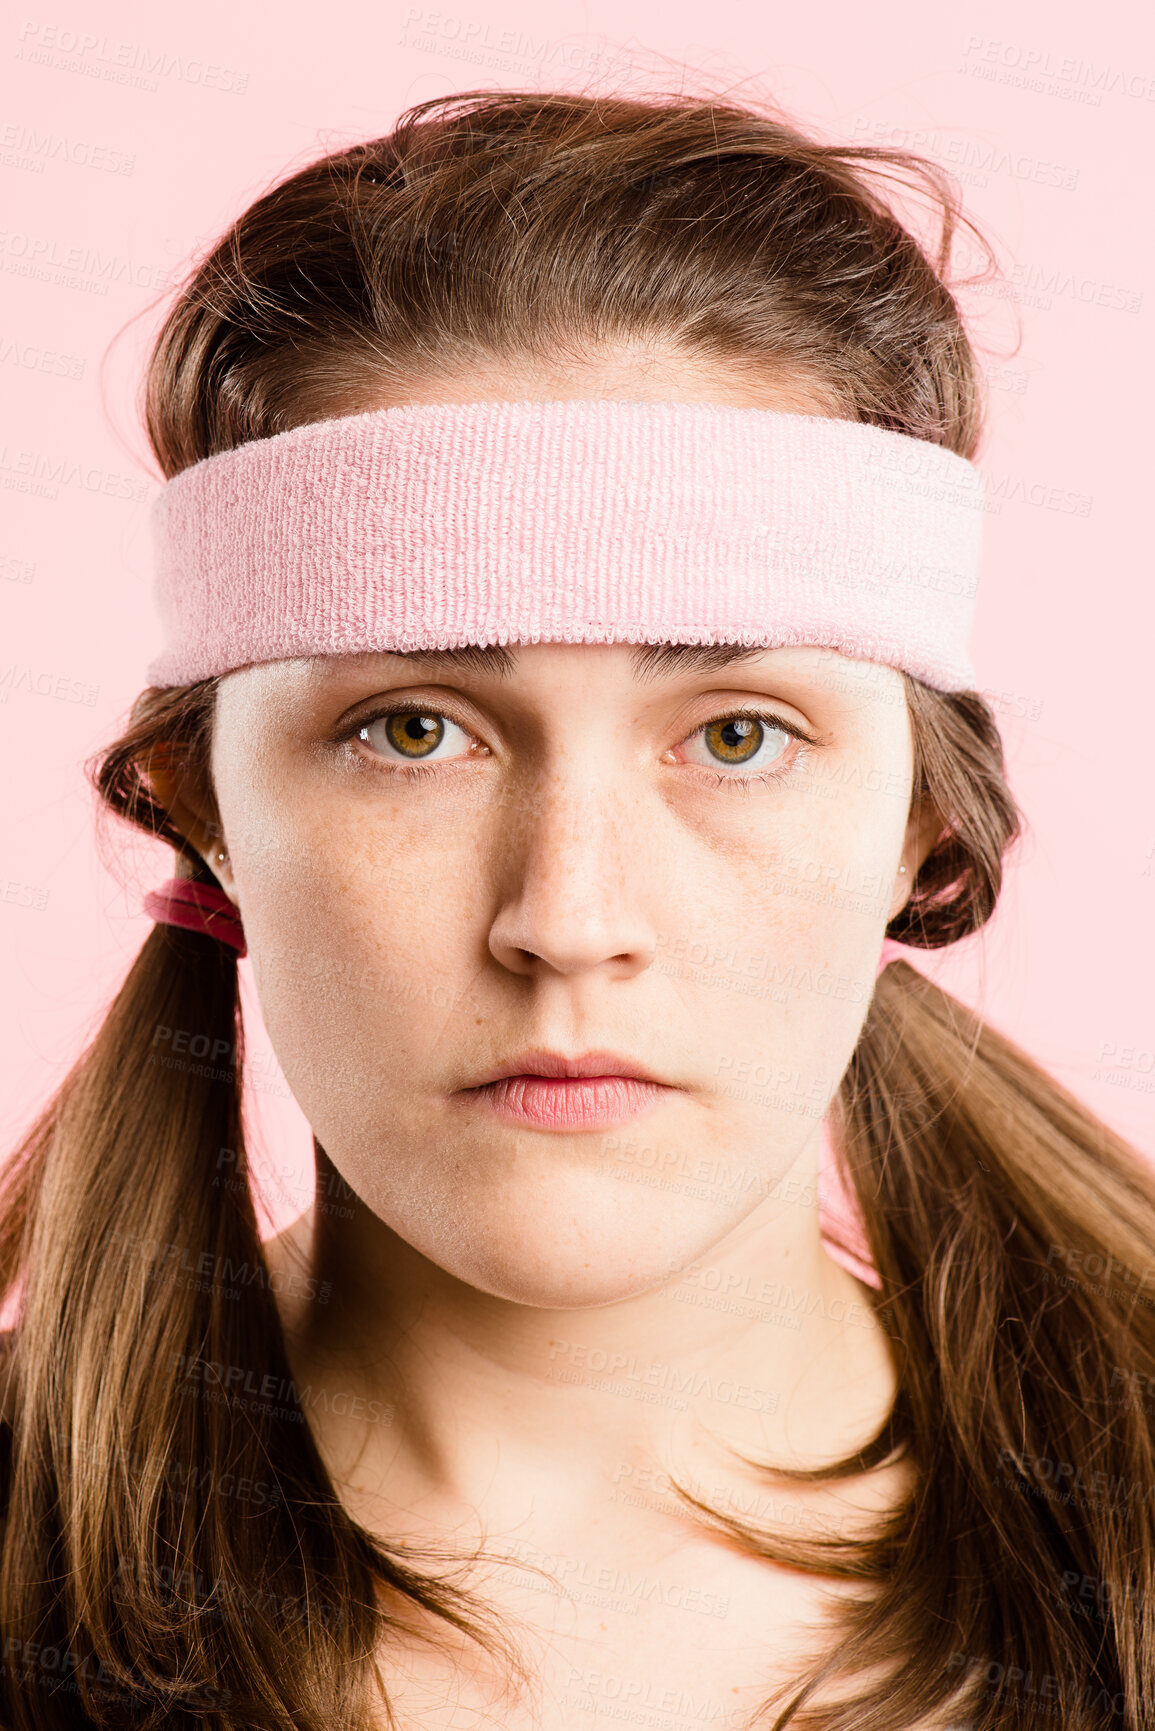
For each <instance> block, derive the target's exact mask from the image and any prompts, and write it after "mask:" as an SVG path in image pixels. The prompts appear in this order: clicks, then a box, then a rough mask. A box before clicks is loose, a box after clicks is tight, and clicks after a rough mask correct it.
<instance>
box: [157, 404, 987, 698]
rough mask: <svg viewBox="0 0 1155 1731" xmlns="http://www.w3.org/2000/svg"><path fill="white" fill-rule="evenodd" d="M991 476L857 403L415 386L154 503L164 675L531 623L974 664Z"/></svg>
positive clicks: (224, 461)
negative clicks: (491, 396) (449, 393)
mask: <svg viewBox="0 0 1155 1731" xmlns="http://www.w3.org/2000/svg"><path fill="white" fill-rule="evenodd" d="M982 505H983V499H982V481H981V476H980V474H979V471H978V470H977V469H976V468H975V466H974V465H973V464H972V463H970V462H968V461H967V460H966V459H965V458H963V457H960V456H957V455H956V454H955V453H954V452H952V451H948V450H945V449H944V448H943V447H942V446H940V445H934V444H930V443H929V442H927V441H925V440H921V439H913V438H910V437H909V436H908V435H906V434H903V433H894V432H889V431H887V430H885V429H883V428H880V427H875V426H873V425H869V424H867V423H865V422H858V421H846V420H837V419H829V418H825V417H821V416H814V415H795V414H787V413H784V412H781V411H778V410H771V409H756V408H737V407H731V406H729V405H718V404H708V403H650V402H630V401H620V400H617V399H582V400H576V401H564V400H563V401H552V400H551V401H547V402H480V403H464V404H462V403H418V404H407V405H405V406H402V407H399V408H392V409H377V410H372V411H370V412H369V413H367V414H362V415H350V416H347V417H343V418H341V419H338V420H330V421H317V422H311V423H309V424H307V425H305V426H301V427H295V428H293V429H291V430H290V431H289V432H286V433H278V434H276V435H274V437H272V438H268V439H256V440H252V441H250V442H249V443H247V444H243V445H240V446H238V447H237V448H236V449H234V450H230V451H225V452H222V453H221V454H219V455H218V456H214V457H207V458H205V459H204V460H203V461H202V462H199V463H195V464H194V465H193V466H192V467H191V468H189V469H186V470H184V471H182V473H181V474H179V475H177V476H176V477H175V478H174V479H173V480H171V481H170V482H169V483H168V484H167V486H165V487H164V488H163V489H162V491H161V494H160V497H159V499H158V500H157V503H156V506H155V507H154V513H155V514H154V528H155V539H156V576H157V600H158V606H159V610H160V614H161V618H162V622H163V625H164V630H165V647H164V649H163V650H162V652H161V654H160V655H159V656H158V657H157V659H156V660H154V661H153V662H152V664H151V666H150V667H149V670H148V677H149V680H150V681H151V683H152V684H154V685H183V684H188V683H192V682H193V681H196V680H200V679H206V678H209V677H210V676H212V675H215V674H223V673H228V672H231V671H233V670H234V669H236V668H239V667H244V666H248V665H250V664H251V663H254V662H261V661H279V660H283V659H286V658H289V657H297V656H314V655H344V654H353V653H360V652H366V651H389V650H392V651H396V652H404V651H409V650H415V649H450V648H461V647H464V646H465V645H469V644H476V645H482V646H483V645H489V644H505V643H517V642H528V643H536V642H565V643H611V642H624V643H660V642H671V643H737V644H742V645H745V646H748V647H759V646H761V647H766V648H772V647H776V646H782V645H790V644H795V645H802V644H812V645H816V646H823V647H826V648H829V649H834V650H837V651H839V652H841V653H842V654H843V655H846V656H849V657H852V658H854V659H859V660H865V661H879V662H885V663H888V664H889V665H891V666H893V667H898V668H903V669H905V670H906V671H907V672H908V673H911V674H913V675H914V676H915V677H916V678H918V679H921V680H923V681H924V682H925V683H926V684H928V685H932V686H935V687H937V688H938V689H940V690H943V691H955V690H962V689H966V688H967V687H969V686H973V685H974V683H975V680H974V670H973V668H972V666H971V663H970V660H969V657H968V649H967V645H968V638H969V634H970V627H971V621H972V617H973V612H974V604H975V593H976V588H977V577H978V563H979V549H980V538H981V524H982Z"/></svg>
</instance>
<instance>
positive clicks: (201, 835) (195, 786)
mask: <svg viewBox="0 0 1155 1731" xmlns="http://www.w3.org/2000/svg"><path fill="white" fill-rule="evenodd" d="M141 770H142V773H143V775H144V777H145V780H146V781H147V782H148V785H149V787H150V788H151V789H152V793H153V796H154V798H155V799H156V801H157V803H158V804H160V805H162V806H163V807H164V809H165V811H166V812H167V813H168V815H169V817H170V819H171V820H172V823H173V825H174V827H175V828H176V829H178V830H179V831H180V833H181V835H183V836H184V838H185V840H186V841H187V842H188V843H189V846H190V847H193V848H195V850H196V851H197V853H199V854H200V856H201V858H202V859H203V860H204V862H205V864H206V865H207V866H208V868H209V870H210V871H211V872H212V874H213V876H214V877H215V878H216V880H217V882H218V883H219V884H220V886H221V888H222V889H223V890H224V892H225V894H226V895H227V896H229V897H231V899H232V900H233V901H236V899H237V898H236V893H235V886H234V883H233V876H232V867H231V865H230V862H229V856H228V848H227V844H226V842H225V838H224V833H223V831H222V829H221V820H220V814H219V812H218V811H217V803H216V800H215V798H214V797H213V792H212V788H211V787H206V786H205V785H203V782H202V778H201V777H200V776H197V775H193V774H191V773H190V772H189V770H188V768H187V766H185V765H182V764H181V761H180V758H179V755H178V753H177V751H176V750H175V748H174V747H173V746H171V745H168V744H162V745H157V746H154V747H153V750H152V751H151V752H150V754H149V756H148V758H147V760H146V762H145V763H143V764H142V765H141Z"/></svg>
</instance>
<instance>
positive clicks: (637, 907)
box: [489, 764, 659, 979]
mask: <svg viewBox="0 0 1155 1731" xmlns="http://www.w3.org/2000/svg"><path fill="white" fill-rule="evenodd" d="M647 832H648V835H647ZM654 832H655V824H654V821H653V817H652V816H651V817H647V815H646V813H645V811H644V809H643V804H642V803H639V799H638V797H637V790H636V789H635V790H634V797H631V794H630V790H629V789H628V788H623V787H618V788H613V787H610V786H608V785H607V781H606V777H605V774H604V765H603V772H602V773H600V774H599V773H598V770H597V768H596V766H590V767H588V768H587V769H585V770H582V769H581V768H580V766H573V765H572V764H571V765H567V766H565V767H562V766H559V767H557V768H556V769H555V770H553V771H551V772H550V774H549V775H548V776H544V777H542V778H541V779H540V780H538V781H536V782H535V783H534V785H533V787H532V788H530V787H528V786H526V787H525V788H524V789H523V790H521V791H519V793H518V795H517V796H516V809H515V811H514V813H513V815H512V816H510V814H509V813H508V812H507V813H505V814H504V815H503V818H502V820H501V835H500V837H499V839H498V840H497V841H496V842H495V849H496V856H497V857H496V867H497V880H498V886H499V887H498V910H497V914H496V916H495V918H494V921H493V924H492V926H491V928H490V933H489V948H490V952H491V954H492V955H494V956H495V957H496V958H497V960H498V961H499V962H500V963H501V965H502V966H503V967H505V968H508V969H509V970H510V972H511V973H516V974H524V975H530V976H533V975H544V974H555V975H561V976H574V975H579V974H583V973H587V972H589V971H591V970H597V969H601V970H604V971H605V972H606V973H607V974H608V975H609V976H610V977H612V978H614V979H630V978H632V977H633V976H635V975H636V974H639V973H641V972H643V971H644V970H645V969H646V968H648V967H649V966H650V964H651V963H652V961H653V959H654V955H655V953H656V951H657V930H656V926H655V921H654V918H653V903H652V897H653V895H654V892H655V889H656V887H657V884H658V881H659V872H658V861H657V859H656V858H655V857H654V852H653V842H654Z"/></svg>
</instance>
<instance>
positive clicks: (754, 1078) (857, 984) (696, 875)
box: [655, 780, 906, 1146]
mask: <svg viewBox="0 0 1155 1731" xmlns="http://www.w3.org/2000/svg"><path fill="white" fill-rule="evenodd" d="M905 823H906V803H905V801H904V799H903V797H902V789H901V788H900V787H898V786H896V788H895V790H894V792H893V793H889V792H888V793H884V792H881V791H879V790H869V789H865V788H861V787H854V786H847V785H845V784H844V783H841V782H839V781H837V780H835V781H832V782H830V783H829V784H827V785H826V786H822V787H819V786H817V785H816V786H815V788H814V790H813V791H812V792H808V793H807V795H806V797H805V798H804V799H800V800H799V801H798V802H797V803H796V804H794V805H786V806H783V807H782V808H781V809H780V812H779V813H778V814H776V817H775V821H774V822H773V824H771V825H765V824H760V825H759V828H758V833H757V834H756V835H752V834H747V836H746V837H743V836H741V835H740V834H739V833H737V831H735V832H734V834H733V836H732V839H731V841H730V843H729V844H728V846H727V848H726V850H725V853H724V856H723V857H721V858H719V857H718V856H717V855H716V854H715V855H713V856H712V857H710V858H705V859H699V860H698V861H697V862H696V867H697V869H696V870H695V871H694V872H693V873H690V874H681V877H680V885H681V887H680V891H679V894H678V897H677V903H676V906H675V905H671V906H670V907H669V908H668V909H667V910H666V914H667V929H666V930H664V931H663V932H662V933H661V934H660V935H659V946H658V952H657V958H656V962H655V967H656V969H657V971H658V972H659V973H660V974H661V975H663V976H664V977H665V979H666V980H668V981H669V982H670V983H671V984H672V985H673V986H674V988H675V989H676V992H677V995H678V998H679V1000H680V1001H681V1002H682V1003H683V1004H690V1003H692V1005H693V1015H694V1019H695V1023H696V1025H697V1028H698V1030H699V1039H700V1042H701V1045H700V1051H701V1056H702V1062H703V1065H704V1067H705V1068H706V1069H707V1070H708V1071H709V1073H710V1074H711V1075H712V1076H713V1077H715V1078H716V1080H717V1083H718V1085H719V1087H720V1089H721V1091H722V1093H723V1095H724V1097H725V1098H727V1099H728V1100H729V1101H730V1102H731V1103H732V1106H733V1108H734V1109H735V1110H736V1111H740V1112H741V1113H742V1114H743V1115H744V1116H745V1117H746V1119H747V1122H748V1123H750V1122H754V1121H757V1120H759V1119H762V1120H763V1121H764V1122H765V1123H767V1124H769V1123H772V1122H774V1121H775V1118H776V1115H777V1116H779V1117H783V1118H789V1117H790V1116H792V1115H795V1114H797V1115H799V1116H800V1117H802V1118H804V1119H805V1118H809V1117H813V1116H814V1115H815V1113H814V1112H813V1111H812V1110H811V1108H813V1107H815V1106H817V1107H818V1111H817V1116H821V1115H822V1110H823V1109H824V1107H825V1104H826V1103H827V1102H828V1100H829V1098H830V1096H831V1095H832V1094H833V1092H834V1090H835V1088H836V1087H837V1084H838V1081H839V1079H840V1078H841V1076H842V1074H843V1072H844V1070H845V1068H846V1065H847V1063H848V1062H849V1059H850V1055H851V1053H852V1051H853V1049H854V1046H855V1043H856V1041H857V1039H858V1035H859V1033H860V1031H861V1026H862V1021H863V1018H864V1016H865V1014H866V1009H867V1005H868V1003H869V1000H870V996H871V992H872V990H873V984H874V968H875V962H876V957H877V952H878V947H879V943H880V940H881V936H882V931H883V928H884V926H885V923H886V919H887V914H888V910H889V904H890V896H891V893H892V890H893V874H894V872H895V870H896V867H897V858H898V854H899V851H900V849H901V842H902V835H903V833H904V830H905ZM750 828H751V830H752V829H753V825H751V826H750ZM691 883H692V885H693V893H687V890H688V886H689V885H690V884H691ZM803 1101H805V1102H807V1106H806V1107H805V1109H804V1108H803V1106H802V1104H801V1102H803ZM776 1139H778V1140H781V1141H782V1142H783V1146H787V1145H794V1143H795V1141H796V1138H794V1137H793V1136H789V1135H787V1136H785V1138H783V1137H782V1135H781V1132H780V1131H779V1132H776ZM803 1139H804V1138H803Z"/></svg>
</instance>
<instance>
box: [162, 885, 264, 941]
mask: <svg viewBox="0 0 1155 1731" xmlns="http://www.w3.org/2000/svg"><path fill="white" fill-rule="evenodd" d="M144 911H145V913H146V914H151V915H152V918H153V919H154V920H156V922H157V923H158V925H165V926H183V927H184V929H185V930H186V931H189V932H204V933H205V935H206V936H207V937H210V938H219V940H220V941H221V943H222V944H228V945H229V946H230V948H232V949H234V950H236V952H237V955H238V956H244V955H247V954H248V946H247V945H246V943H245V929H244V927H243V926H242V924H241V920H240V916H239V914H238V913H237V910H236V906H235V904H234V903H233V902H231V901H230V900H229V898H228V896H227V895H226V894H225V892H224V890H221V889H218V888H217V887H216V885H215V884H202V883H198V882H197V881H196V880H195V879H194V878H169V880H168V882H167V883H163V884H161V886H160V888H159V889H157V890H150V891H149V893H148V895H146V896H145V898H144Z"/></svg>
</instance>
